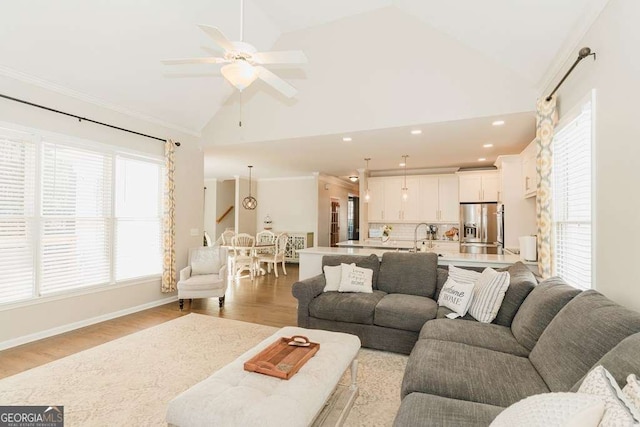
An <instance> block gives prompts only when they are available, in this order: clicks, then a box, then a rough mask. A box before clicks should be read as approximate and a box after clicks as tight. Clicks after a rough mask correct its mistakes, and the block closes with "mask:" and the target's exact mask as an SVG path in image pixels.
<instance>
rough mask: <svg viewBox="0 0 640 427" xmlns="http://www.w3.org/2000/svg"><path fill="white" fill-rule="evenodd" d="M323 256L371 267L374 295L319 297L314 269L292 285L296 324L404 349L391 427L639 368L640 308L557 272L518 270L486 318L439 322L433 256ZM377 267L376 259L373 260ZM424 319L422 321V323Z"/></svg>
mask: <svg viewBox="0 0 640 427" xmlns="http://www.w3.org/2000/svg"><path fill="white" fill-rule="evenodd" d="M374 258H375V257H325V259H324V260H323V263H324V264H325V265H336V264H339V263H340V262H345V263H350V262H356V264H358V265H360V266H363V267H367V268H373V269H374V273H375V274H374V289H375V291H374V293H373V294H339V293H338V292H326V293H323V292H322V290H323V288H324V278H323V276H322V275H320V276H317V277H314V278H310V279H307V280H305V281H302V282H298V283H296V284H294V287H293V294H294V296H296V298H298V300H299V305H298V322H299V325H300V326H303V327H310V328H320V329H329V330H334V331H341V332H349V333H353V334H355V335H358V336H359V337H360V339H361V340H362V343H363V346H365V347H370V348H377V349H382V350H387V351H394V352H400V353H410V356H409V360H408V363H407V367H406V370H405V375H404V379H403V382H402V392H401V396H402V403H401V406H400V410H399V411H398V414H397V416H396V419H395V422H394V425H395V426H486V425H489V424H490V423H491V421H492V420H493V419H494V418H495V417H496V416H497V415H498V414H499V413H500V412H501V411H502V410H503V409H504V408H505V407H507V406H509V405H511V404H513V403H515V402H517V401H518V400H520V399H522V398H524V397H527V396H530V395H533V394H539V393H546V392H550V391H551V392H557V391H576V390H577V389H578V387H579V385H580V383H581V381H582V378H583V377H584V376H585V375H586V374H587V373H588V372H589V371H590V370H591V369H592V368H593V367H594V366H598V365H603V366H604V367H605V368H606V369H607V370H609V372H611V374H612V375H613V376H614V377H615V378H616V380H617V381H618V383H619V384H620V385H621V386H623V385H624V384H625V381H626V376H627V375H628V374H630V373H635V374H639V373H640V313H637V312H635V311H631V310H628V309H625V308H623V307H621V306H620V305H618V304H615V303H614V302H612V301H610V300H609V299H607V298H606V297H604V296H603V295H602V294H600V293H598V292H596V291H584V292H581V291H579V290H577V289H575V288H573V287H571V286H569V285H567V284H566V283H563V282H562V280H560V279H558V278H551V279H547V280H545V281H543V282H541V283H540V284H536V281H535V278H534V277H533V275H532V274H531V273H530V272H529V271H528V269H527V268H526V266H524V265H522V264H520V263H518V264H515V265H513V266H511V267H510V268H509V269H508V271H509V272H510V276H511V282H510V285H509V290H508V291H507V294H506V295H505V300H504V302H503V304H502V307H501V309H500V312H499V314H498V317H497V318H496V320H494V322H493V323H492V324H485V323H479V322H477V321H475V320H473V318H471V317H470V316H466V318H463V319H455V320H451V319H443V318H442V317H444V315H445V314H446V313H448V310H446V309H443V308H438V307H437V304H436V303H435V301H436V300H437V297H438V293H439V290H440V289H441V288H442V285H443V284H444V282H445V281H446V278H447V270H445V269H441V268H438V267H437V258H436V257H435V256H434V255H433V254H403V253H386V254H384V256H383V259H382V261H381V262H378V259H377V258H375V259H374ZM378 264H379V265H378ZM420 322H422V323H420Z"/></svg>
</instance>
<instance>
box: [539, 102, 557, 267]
mask: <svg viewBox="0 0 640 427" xmlns="http://www.w3.org/2000/svg"><path fill="white" fill-rule="evenodd" d="M556 121H557V114H556V98H555V97H554V98H552V99H551V101H546V99H544V98H542V99H539V100H538V103H537V115H536V172H537V174H538V186H537V192H536V195H537V197H536V215H537V222H538V269H539V271H540V275H541V276H542V277H543V278H545V279H546V278H547V277H550V276H551V275H553V272H554V266H553V227H552V221H553V199H552V194H551V191H552V188H553V187H552V177H553V173H552V161H553V157H552V154H553V131H554V128H555V125H556Z"/></svg>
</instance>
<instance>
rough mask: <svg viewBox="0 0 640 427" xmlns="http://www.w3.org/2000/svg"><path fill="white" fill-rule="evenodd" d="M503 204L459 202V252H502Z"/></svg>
mask: <svg viewBox="0 0 640 427" xmlns="http://www.w3.org/2000/svg"><path fill="white" fill-rule="evenodd" d="M503 248H504V205H502V204H499V203H460V252H462V253H470V254H502V253H503Z"/></svg>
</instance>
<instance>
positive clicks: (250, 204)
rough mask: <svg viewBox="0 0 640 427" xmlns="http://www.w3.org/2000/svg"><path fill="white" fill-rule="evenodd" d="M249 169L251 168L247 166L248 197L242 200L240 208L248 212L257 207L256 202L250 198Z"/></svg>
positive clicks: (253, 198)
mask: <svg viewBox="0 0 640 427" xmlns="http://www.w3.org/2000/svg"><path fill="white" fill-rule="evenodd" d="M251 168H253V166H249V195H248V196H247V197H245V198H244V199H243V200H242V207H243V208H245V209H248V210H250V211H252V210H254V209H255V208H256V207H257V206H258V201H257V200H256V199H255V197H252V196H251Z"/></svg>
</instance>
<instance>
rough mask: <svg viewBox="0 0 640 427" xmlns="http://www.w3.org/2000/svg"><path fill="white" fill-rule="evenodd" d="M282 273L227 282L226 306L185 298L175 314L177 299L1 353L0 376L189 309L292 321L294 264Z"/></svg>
mask: <svg viewBox="0 0 640 427" xmlns="http://www.w3.org/2000/svg"><path fill="white" fill-rule="evenodd" d="M287 273H288V274H287V275H286V276H285V275H283V274H282V273H280V277H279V278H277V279H276V277H275V275H274V274H273V273H271V274H268V275H266V276H261V277H258V278H256V279H254V280H253V282H252V281H251V280H250V279H248V278H246V279H241V280H240V281H239V282H236V283H233V284H231V285H230V286H229V288H228V290H227V295H226V301H225V306H224V308H223V309H219V308H218V299H217V298H212V299H200V300H193V302H192V304H190V303H189V301H185V305H184V310H183V311H182V312H180V310H179V308H178V302H177V301H176V302H174V303H171V304H165V305H162V306H159V307H155V308H151V309H149V310H144V311H140V312H138V313H134V314H130V315H128V316H123V317H119V318H117V319H113V320H108V321H106V322H101V323H97V324H95V325H92V326H87V327H85V328H82V329H77V330H75V331H71V332H67V333H65V334H61V335H56V336H54V337H51V338H46V339H43V340H39V341H35V342H32V343H29V344H25V345H22V346H19V347H14V348H11V349H8V350H4V351H0V361H1V362H0V378H4V377H8V376H10V375H14V374H17V373H19V372H22V371H26V370H27V369H31V368H34V367H36V366H40V365H44V364H45V363H48V362H52V361H54V360H57V359H61V358H63V357H65V356H69V355H71V354H74V353H77V352H79V351H82V350H86V349H88V348H91V347H95V346H97V345H100V344H103V343H105V342H108V341H111V340H114V339H116V338H119V337H122V336H125V335H129V334H132V333H134V332H137V331H140V330H142V329H146V328H150V327H152V326H155V325H158V324H160V323H164V322H167V321H169V320H172V319H175V318H177V317H180V316H184V315H186V314H189V313H200V314H207V315H210V316H218V317H223V318H226V319H234V320H242V321H245V322H252V323H260V324H262V325H269V326H278V327H281V326H287V325H296V323H297V319H296V318H297V312H296V307H297V300H296V299H295V298H294V297H293V295H292V294H291V285H293V283H294V282H296V281H297V280H298V267H297V265H295V264H293V265H292V264H288V265H287Z"/></svg>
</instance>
